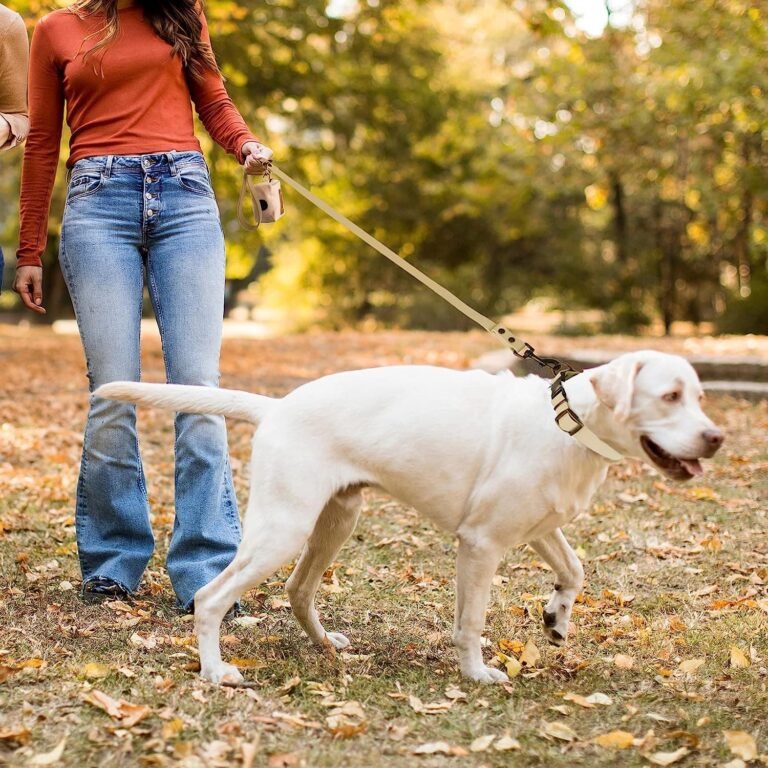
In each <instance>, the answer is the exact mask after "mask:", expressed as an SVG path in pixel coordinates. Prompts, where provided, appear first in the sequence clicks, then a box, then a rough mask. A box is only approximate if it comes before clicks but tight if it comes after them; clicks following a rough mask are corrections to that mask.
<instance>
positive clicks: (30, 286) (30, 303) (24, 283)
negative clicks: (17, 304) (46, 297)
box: [13, 267, 45, 315]
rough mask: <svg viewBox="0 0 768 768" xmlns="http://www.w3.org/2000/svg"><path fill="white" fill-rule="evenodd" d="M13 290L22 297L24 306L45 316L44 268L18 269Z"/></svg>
mask: <svg viewBox="0 0 768 768" xmlns="http://www.w3.org/2000/svg"><path fill="white" fill-rule="evenodd" d="M13 290H14V291H16V293H18V294H19V296H21V300H22V301H23V302H24V306H25V307H27V309H31V310H32V311H33V312H37V313H38V314H39V315H44V314H45V309H44V307H43V268H42V267H16V279H15V280H14V281H13Z"/></svg>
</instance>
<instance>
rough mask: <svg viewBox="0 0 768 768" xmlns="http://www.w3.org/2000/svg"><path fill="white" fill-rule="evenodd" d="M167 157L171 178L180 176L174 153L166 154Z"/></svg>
mask: <svg viewBox="0 0 768 768" xmlns="http://www.w3.org/2000/svg"><path fill="white" fill-rule="evenodd" d="M165 157H166V159H167V160H168V169H169V170H170V172H171V176H176V175H178V173H179V172H178V170H177V169H176V161H175V160H174V158H173V152H166V153H165Z"/></svg>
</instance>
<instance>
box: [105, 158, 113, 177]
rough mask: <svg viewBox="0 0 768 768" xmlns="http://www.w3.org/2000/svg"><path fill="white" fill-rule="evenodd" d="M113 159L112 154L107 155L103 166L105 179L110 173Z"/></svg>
mask: <svg viewBox="0 0 768 768" xmlns="http://www.w3.org/2000/svg"><path fill="white" fill-rule="evenodd" d="M114 159H115V156H114V155H107V164H106V165H105V166H104V177H105V178H107V179H108V178H109V177H110V176H111V175H112V163H113V161H114Z"/></svg>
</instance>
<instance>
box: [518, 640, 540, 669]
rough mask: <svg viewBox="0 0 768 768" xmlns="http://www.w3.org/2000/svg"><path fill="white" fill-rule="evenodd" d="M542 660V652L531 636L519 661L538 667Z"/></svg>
mask: <svg viewBox="0 0 768 768" xmlns="http://www.w3.org/2000/svg"><path fill="white" fill-rule="evenodd" d="M540 661H541V653H540V652H539V649H538V648H537V647H536V643H534V642H533V640H532V639H531V638H528V641H527V642H526V644H525V648H523V652H522V653H521V654H520V658H519V662H520V663H521V664H524V665H526V666H528V667H537V666H538V665H539V662H540Z"/></svg>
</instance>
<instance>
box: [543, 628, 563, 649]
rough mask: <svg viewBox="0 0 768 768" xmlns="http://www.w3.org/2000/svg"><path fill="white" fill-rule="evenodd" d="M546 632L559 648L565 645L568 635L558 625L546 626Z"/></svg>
mask: <svg viewBox="0 0 768 768" xmlns="http://www.w3.org/2000/svg"><path fill="white" fill-rule="evenodd" d="M544 634H545V635H546V636H547V640H549V642H550V643H551V644H552V645H556V646H557V647H558V648H559V647H561V646H563V645H565V639H566V637H565V635H564V634H562V633H561V632H560V630H559V629H558V628H557V627H545V628H544Z"/></svg>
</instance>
